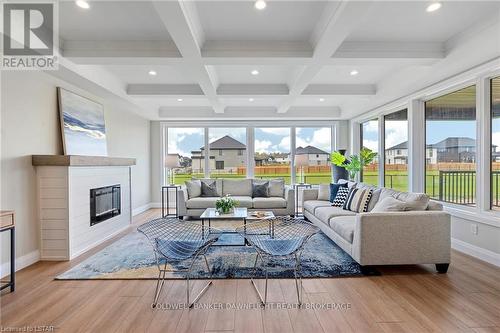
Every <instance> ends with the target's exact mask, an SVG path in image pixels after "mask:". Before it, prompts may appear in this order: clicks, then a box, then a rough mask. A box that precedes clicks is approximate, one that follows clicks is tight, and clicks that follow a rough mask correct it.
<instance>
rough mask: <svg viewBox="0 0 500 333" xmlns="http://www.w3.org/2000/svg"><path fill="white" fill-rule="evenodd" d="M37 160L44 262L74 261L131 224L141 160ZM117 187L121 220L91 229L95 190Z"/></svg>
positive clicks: (116, 218) (45, 157) (48, 157)
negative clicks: (135, 173)
mask: <svg viewBox="0 0 500 333" xmlns="http://www.w3.org/2000/svg"><path fill="white" fill-rule="evenodd" d="M32 160H33V165H34V166H36V175H37V198H38V217H39V226H40V259H41V260H70V259H73V258H75V257H76V256H78V255H80V254H82V253H83V252H85V251H87V250H89V249H91V248H92V247H94V246H96V245H98V244H99V243H102V242H103V241H105V240H106V239H109V238H111V237H113V236H114V235H116V234H117V233H119V232H120V231H122V230H124V229H125V228H127V227H128V226H129V225H130V223H131V220H132V214H131V191H130V184H131V180H130V177H131V166H132V165H135V159H131V158H113V157H93V156H75V155H72V156H62V155H55V156H52V155H33V157H32ZM115 185H120V196H119V198H120V200H119V202H120V213H119V215H115V216H112V217H110V218H108V219H106V220H103V221H101V222H99V223H95V224H93V225H91V198H90V193H91V190H92V189H98V188H102V187H108V186H115ZM117 197H118V196H117Z"/></svg>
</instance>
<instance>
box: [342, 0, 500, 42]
mask: <svg viewBox="0 0 500 333" xmlns="http://www.w3.org/2000/svg"><path fill="white" fill-rule="evenodd" d="M429 3H430V2H428V1H377V2H375V3H374V5H373V7H372V10H371V11H370V13H369V14H368V15H366V16H365V18H364V19H363V20H362V22H361V23H360V24H359V26H358V27H357V28H356V29H355V30H354V31H353V32H352V33H351V34H350V35H349V37H348V40H350V41H405V42H412V41H413V42H445V41H447V40H448V39H450V38H451V37H453V36H454V35H456V34H458V33H460V32H461V31H464V30H466V29H467V28H469V27H471V26H472V25H474V24H475V23H478V21H480V20H481V19H485V18H487V17H491V18H493V17H492V15H494V14H496V15H498V10H499V9H500V3H499V2H497V1H444V2H442V7H441V9H439V10H437V11H435V12H431V13H428V12H427V11H426V8H427V6H428V5H429Z"/></svg>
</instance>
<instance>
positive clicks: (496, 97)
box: [490, 77, 500, 210]
mask: <svg viewBox="0 0 500 333" xmlns="http://www.w3.org/2000/svg"><path fill="white" fill-rule="evenodd" d="M490 149H491V209H495V210H500V77H497V78H494V79H493V80H491V147H490Z"/></svg>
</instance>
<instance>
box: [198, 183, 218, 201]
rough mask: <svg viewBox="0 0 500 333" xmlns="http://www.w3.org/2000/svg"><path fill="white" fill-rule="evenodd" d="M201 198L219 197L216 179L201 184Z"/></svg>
mask: <svg viewBox="0 0 500 333" xmlns="http://www.w3.org/2000/svg"><path fill="white" fill-rule="evenodd" d="M201 196H202V197H218V196H219V194H218V193H217V184H216V182H215V179H214V180H213V181H211V182H210V181H207V180H204V181H202V182H201Z"/></svg>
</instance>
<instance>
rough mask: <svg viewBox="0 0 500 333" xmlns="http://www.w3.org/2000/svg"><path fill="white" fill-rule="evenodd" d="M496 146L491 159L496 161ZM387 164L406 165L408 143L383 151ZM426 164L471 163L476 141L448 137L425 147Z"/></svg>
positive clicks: (473, 159)
mask: <svg viewBox="0 0 500 333" xmlns="http://www.w3.org/2000/svg"><path fill="white" fill-rule="evenodd" d="M496 150H497V146H496V145H493V146H492V157H493V159H494V160H497V158H498V157H499V155H500V154H499V153H498V152H497V151H496ZM385 157H386V161H387V162H386V163H387V164H406V163H407V162H408V142H407V141H405V142H402V143H400V144H397V145H395V146H393V147H390V148H388V149H386V150H385ZM425 158H426V162H427V163H429V164H436V163H453V162H462V163H473V162H475V161H476V140H475V139H472V138H467V137H449V138H446V139H444V140H441V141H439V142H437V143H434V144H430V145H427V148H426V152H425Z"/></svg>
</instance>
